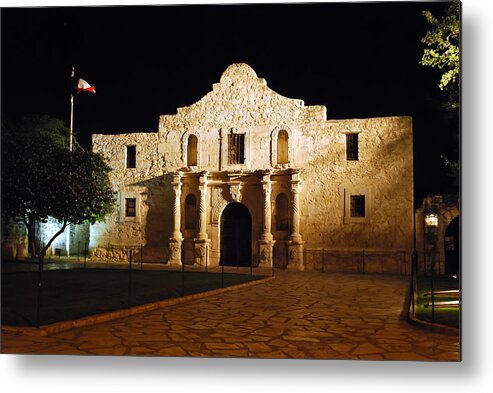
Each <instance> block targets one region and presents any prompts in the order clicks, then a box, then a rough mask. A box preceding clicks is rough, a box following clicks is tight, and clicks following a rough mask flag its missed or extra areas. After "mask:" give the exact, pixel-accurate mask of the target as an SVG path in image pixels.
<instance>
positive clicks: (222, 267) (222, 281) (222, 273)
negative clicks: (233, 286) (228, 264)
mask: <svg viewBox="0 0 493 393" xmlns="http://www.w3.org/2000/svg"><path fill="white" fill-rule="evenodd" d="M221 288H224V263H223V264H222V265H221Z"/></svg>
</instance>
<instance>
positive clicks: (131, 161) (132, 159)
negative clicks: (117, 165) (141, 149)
mask: <svg viewBox="0 0 493 393" xmlns="http://www.w3.org/2000/svg"><path fill="white" fill-rule="evenodd" d="M136 151H137V149H136V146H127V168H135V167H136V165H135V164H136Z"/></svg>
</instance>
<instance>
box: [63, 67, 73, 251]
mask: <svg viewBox="0 0 493 393" xmlns="http://www.w3.org/2000/svg"><path fill="white" fill-rule="evenodd" d="M74 75H75V67H72V74H71V77H70V137H69V150H70V151H72V135H73V129H74V86H73V81H74ZM65 248H66V250H67V256H68V257H69V256H70V224H69V225H67V240H66V244H65Z"/></svg>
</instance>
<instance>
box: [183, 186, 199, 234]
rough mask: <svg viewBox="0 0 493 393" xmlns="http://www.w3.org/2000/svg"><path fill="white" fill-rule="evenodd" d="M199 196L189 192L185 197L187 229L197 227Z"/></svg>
mask: <svg viewBox="0 0 493 393" xmlns="http://www.w3.org/2000/svg"><path fill="white" fill-rule="evenodd" d="M197 218H198V216H197V198H195V195H193V194H188V195H187V197H186V198H185V229H191V230H194V229H197Z"/></svg>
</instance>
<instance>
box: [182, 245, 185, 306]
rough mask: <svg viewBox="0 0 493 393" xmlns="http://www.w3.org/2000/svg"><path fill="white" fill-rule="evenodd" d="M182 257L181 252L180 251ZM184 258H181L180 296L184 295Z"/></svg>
mask: <svg viewBox="0 0 493 393" xmlns="http://www.w3.org/2000/svg"><path fill="white" fill-rule="evenodd" d="M182 257H183V252H182ZM184 259H185V258H182V259H181V296H182V297H183V296H185V260H184Z"/></svg>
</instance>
